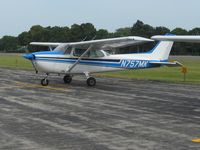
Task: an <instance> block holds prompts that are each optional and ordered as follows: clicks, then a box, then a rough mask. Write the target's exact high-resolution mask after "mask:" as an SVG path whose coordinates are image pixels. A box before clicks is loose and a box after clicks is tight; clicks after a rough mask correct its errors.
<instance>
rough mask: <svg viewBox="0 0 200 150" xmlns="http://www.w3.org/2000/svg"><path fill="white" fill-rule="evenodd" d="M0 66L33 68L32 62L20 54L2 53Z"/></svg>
mask: <svg viewBox="0 0 200 150" xmlns="http://www.w3.org/2000/svg"><path fill="white" fill-rule="evenodd" d="M0 67H1V68H12V69H27V70H31V69H32V64H31V62H30V61H28V60H26V59H24V58H23V57H22V55H20V54H0Z"/></svg>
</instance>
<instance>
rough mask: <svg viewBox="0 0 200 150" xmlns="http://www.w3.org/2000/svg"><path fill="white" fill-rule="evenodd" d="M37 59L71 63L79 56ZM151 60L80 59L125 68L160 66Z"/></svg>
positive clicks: (37, 58)
mask: <svg viewBox="0 0 200 150" xmlns="http://www.w3.org/2000/svg"><path fill="white" fill-rule="evenodd" d="M36 60H41V61H50V62H58V63H70V64H73V63H75V62H76V61H77V58H74V59H71V58H60V59H59V58H44V57H36ZM149 62H150V61H149V60H126V59H123V60H120V61H118V62H116V61H115V60H114V61H113V62H112V61H111V59H110V60H108V61H106V60H104V59H102V60H100V59H97V60H95V59H91V60H89V59H87V60H80V62H79V63H80V64H82V65H92V66H102V67H114V68H125V69H140V68H153V67H159V66H160V65H157V64H151V63H149Z"/></svg>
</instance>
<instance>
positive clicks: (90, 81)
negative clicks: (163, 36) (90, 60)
mask: <svg viewBox="0 0 200 150" xmlns="http://www.w3.org/2000/svg"><path fill="white" fill-rule="evenodd" d="M87 85H88V86H95V85H96V79H95V78H93V77H89V78H88V79H87Z"/></svg>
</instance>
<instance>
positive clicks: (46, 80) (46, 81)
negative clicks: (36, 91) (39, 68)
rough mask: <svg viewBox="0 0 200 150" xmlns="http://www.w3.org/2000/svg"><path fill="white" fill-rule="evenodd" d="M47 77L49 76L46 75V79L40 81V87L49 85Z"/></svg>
mask: <svg viewBox="0 0 200 150" xmlns="http://www.w3.org/2000/svg"><path fill="white" fill-rule="evenodd" d="M48 76H49V74H48V73H47V74H46V77H45V78H44V79H42V80H41V85H42V86H47V85H49V80H48V79H47V78H48Z"/></svg>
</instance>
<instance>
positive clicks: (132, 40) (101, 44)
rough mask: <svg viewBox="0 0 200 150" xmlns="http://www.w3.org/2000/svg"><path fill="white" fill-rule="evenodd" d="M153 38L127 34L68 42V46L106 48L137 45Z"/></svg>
mask: <svg viewBox="0 0 200 150" xmlns="http://www.w3.org/2000/svg"><path fill="white" fill-rule="evenodd" d="M152 41H153V40H151V39H147V38H143V37H137V36H128V37H119V38H110V39H101V40H91V41H82V42H75V43H70V46H74V47H77V48H87V47H89V46H90V45H93V48H95V49H106V48H117V47H124V46H130V45H137V44H141V43H146V42H152Z"/></svg>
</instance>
